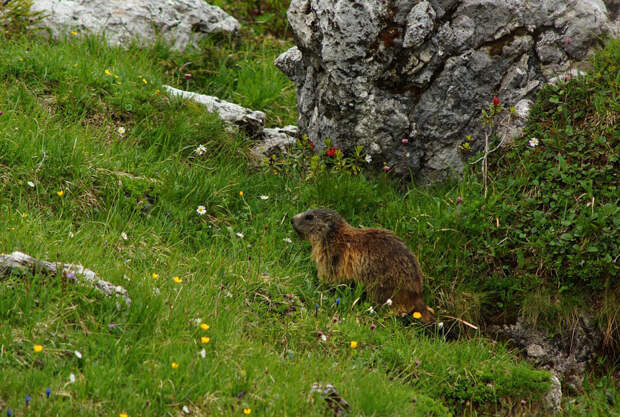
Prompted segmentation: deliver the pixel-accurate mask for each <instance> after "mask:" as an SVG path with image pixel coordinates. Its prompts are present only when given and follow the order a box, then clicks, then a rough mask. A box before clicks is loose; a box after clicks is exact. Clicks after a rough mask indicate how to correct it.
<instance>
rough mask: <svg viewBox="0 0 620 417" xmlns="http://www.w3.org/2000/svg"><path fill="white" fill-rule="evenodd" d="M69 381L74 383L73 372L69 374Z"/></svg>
mask: <svg viewBox="0 0 620 417" xmlns="http://www.w3.org/2000/svg"><path fill="white" fill-rule="evenodd" d="M69 383H70V384H75V374H74V373H73V372H72V373H70V374H69Z"/></svg>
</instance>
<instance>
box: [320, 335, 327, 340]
mask: <svg viewBox="0 0 620 417" xmlns="http://www.w3.org/2000/svg"><path fill="white" fill-rule="evenodd" d="M321 340H322V341H324V342H327V336H325V335H324V334H322V335H321Z"/></svg>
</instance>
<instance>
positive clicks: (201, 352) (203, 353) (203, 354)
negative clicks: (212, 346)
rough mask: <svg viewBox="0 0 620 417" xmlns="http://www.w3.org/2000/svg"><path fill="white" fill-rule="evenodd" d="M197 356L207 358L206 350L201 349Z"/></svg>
mask: <svg viewBox="0 0 620 417" xmlns="http://www.w3.org/2000/svg"><path fill="white" fill-rule="evenodd" d="M198 354H199V355H200V357H201V358H203V359H204V358H206V357H207V350H206V349H202V350H201V351H200V352H198Z"/></svg>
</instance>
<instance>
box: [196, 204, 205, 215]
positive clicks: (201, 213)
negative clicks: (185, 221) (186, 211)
mask: <svg viewBox="0 0 620 417" xmlns="http://www.w3.org/2000/svg"><path fill="white" fill-rule="evenodd" d="M206 212H207V208H206V207H205V206H198V208H197V209H196V213H198V214H199V215H201V216H202V215H203V214H205V213H206Z"/></svg>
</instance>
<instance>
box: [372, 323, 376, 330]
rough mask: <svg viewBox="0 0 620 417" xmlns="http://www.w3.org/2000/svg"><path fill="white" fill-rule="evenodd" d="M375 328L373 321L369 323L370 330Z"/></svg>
mask: <svg viewBox="0 0 620 417" xmlns="http://www.w3.org/2000/svg"><path fill="white" fill-rule="evenodd" d="M376 328H377V326H376V325H375V323H374V322H373V323H370V330H375V329H376Z"/></svg>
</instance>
